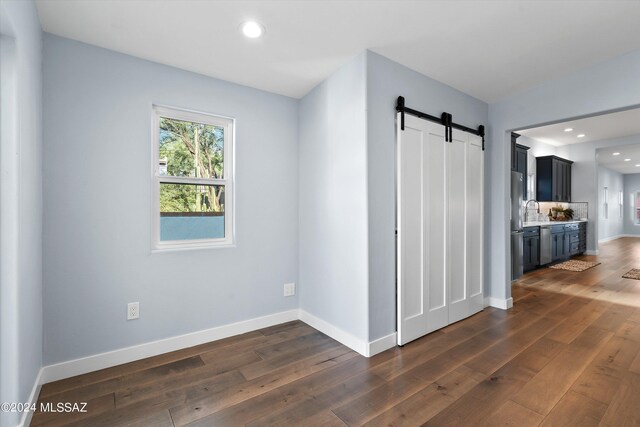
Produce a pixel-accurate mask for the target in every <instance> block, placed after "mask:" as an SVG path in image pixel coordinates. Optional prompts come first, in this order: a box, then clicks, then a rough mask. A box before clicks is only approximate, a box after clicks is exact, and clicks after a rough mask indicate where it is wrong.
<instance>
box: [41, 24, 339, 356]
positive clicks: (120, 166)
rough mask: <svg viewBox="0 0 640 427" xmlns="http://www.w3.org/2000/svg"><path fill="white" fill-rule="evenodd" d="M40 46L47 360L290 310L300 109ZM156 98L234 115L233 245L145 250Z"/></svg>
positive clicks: (236, 89) (219, 85)
mask: <svg viewBox="0 0 640 427" xmlns="http://www.w3.org/2000/svg"><path fill="white" fill-rule="evenodd" d="M44 42H45V44H44V75H45V79H44V130H45V135H46V143H45V151H44V154H45V159H46V162H45V164H44V178H45V197H44V201H45V205H46V207H47V209H46V214H45V222H44V269H45V309H44V325H45V326H44V328H45V341H44V347H45V352H44V356H45V362H46V364H52V363H56V362H61V361H67V360H70V359H74V358H78V357H82V356H87V355H93V354H97V353H101V352H105V351H109V350H114V349H118V348H122V347H127V346H131V345H135V344H141V343H145V342H149V341H152V340H157V339H162V338H167V337H172V336H176V335H180V334H185V333H189V332H194V331H198V330H202V329H207V328H212V327H216V326H220V325H225V324H228V323H232V322H237V321H242V320H246V319H250V318H255V317H259V316H264V315H268V314H273V313H277V312H281V311H285V310H290V309H296V308H297V307H298V300H297V296H296V297H284V296H283V284H284V283H287V282H296V281H297V269H298V262H297V256H298V255H297V241H298V208H297V206H298V185H297V182H298V179H297V178H298V160H297V157H298V149H297V117H298V112H297V104H298V103H297V101H296V100H294V99H291V98H287V97H284V96H279V95H274V94H271V93H267V92H263V91H259V90H256V89H251V88H248V87H244V86H239V85H236V84H231V83H228V82H223V81H220V80H216V79H213V78H209V77H205V76H202V75H198V74H194V73H190V72H186V71H182V70H178V69H175V68H172V67H168V66H164V65H160V64H157V63H152V62H148V61H145V60H142V59H138V58H134V57H131V56H127V55H123V54H120V53H116V52H113V51H108V50H105V49H101V48H97V47H93V46H89V45H86V44H82V43H78V42H75V41H71V40H67V39H63V38H59V37H55V36H51V35H46V36H45V40H44ZM154 103H156V104H161V105H168V106H175V107H182V108H188V109H193V110H197V111H203V112H209V113H214V114H221V115H225V116H230V117H234V118H236V120H237V121H236V125H237V128H236V147H235V162H236V168H235V179H236V182H235V184H236V185H235V191H236V193H235V196H236V200H235V211H236V218H235V219H236V222H235V226H236V230H237V233H236V241H237V244H236V247H234V248H218V249H205V250H190V251H178V252H167V253H153V254H152V253H151V231H152V225H151V224H152V223H151V220H152V210H151V203H152V200H151V181H150V171H151V144H152V141H151V126H150V124H151V114H152V111H151V107H152V104H154ZM339 212H340V211H339V209H338V208H337V207H336V210H335V214H336V215H338V213H339ZM131 301H139V302H140V313H141V316H140V319H139V320H136V321H129V322H127V320H126V304H127V303H128V302H131Z"/></svg>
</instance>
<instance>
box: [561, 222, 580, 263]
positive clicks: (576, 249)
mask: <svg viewBox="0 0 640 427" xmlns="http://www.w3.org/2000/svg"><path fill="white" fill-rule="evenodd" d="M579 228H580V226H579V225H578V224H567V225H565V226H564V233H565V241H566V242H568V244H569V256H574V255H578V254H579V253H580V229H579Z"/></svg>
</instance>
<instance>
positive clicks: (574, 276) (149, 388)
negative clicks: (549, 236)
mask: <svg viewBox="0 0 640 427" xmlns="http://www.w3.org/2000/svg"><path fill="white" fill-rule="evenodd" d="M600 249H601V255H600V256H598V257H593V256H583V257H580V258H579V259H584V260H588V261H591V260H598V261H600V262H601V263H602V264H601V265H599V266H597V267H594V268H592V269H590V270H587V271H584V272H580V273H576V272H569V271H563V270H553V269H548V268H544V269H539V270H536V271H534V272H531V273H529V274H526V275H525V276H523V277H522V278H521V279H520V280H519V281H517V282H516V283H514V285H513V288H512V294H513V298H514V307H513V309H511V310H508V311H502V310H496V309H493V308H488V309H485V310H484V311H483V312H481V313H479V314H477V315H475V316H473V317H471V318H469V319H465V320H463V321H461V322H458V323H456V324H454V325H450V326H448V327H447V328H445V329H442V330H440V331H437V332H434V333H432V334H430V335H428V336H426V337H423V338H421V339H419V340H416V341H414V342H412V343H409V344H407V345H406V346H404V347H403V348H394V349H391V350H388V351H386V352H384V353H381V354H378V355H376V356H374V357H372V358H370V359H367V358H364V357H362V356H360V355H358V354H357V353H355V352H353V351H351V350H350V349H348V348H347V347H345V346H343V345H341V344H340V343H338V342H336V341H334V340H332V339H331V338H329V337H327V336H326V335H323V334H321V333H319V332H318V331H316V330H314V329H313V328H311V327H310V326H307V325H306V324H304V323H302V322H298V321H296V322H290V323H286V324H282V325H278V326H274V327H271V328H266V329H263V330H260V331H255V332H250V333H247V334H244V335H240V336H236V337H231V338H228V339H225V340H221V341H217V342H212V343H208V344H203V345H200V346H197V347H192V348H187V349H183V350H179V351H176V352H172V353H167V354H163V355H160V356H156V357H152V358H148V359H144V360H140V361H136V362H132V363H128V364H125V365H121V366H116V367H113V368H108V369H104V370H101V371H97V372H93V373H89V374H86V375H81V376H78V377H74V378H69V379H65V380H61V381H57V382H54V383H49V384H45V385H44V386H43V388H42V391H41V393H40V397H39V400H40V402H51V403H57V402H87V403H88V407H87V409H88V412H87V413H71V414H64V413H36V414H35V415H34V417H33V420H32V423H31V425H32V426H41V425H47V426H64V425H80V426H82V425H86V426H120V425H123V426H124V425H127V426H183V425H193V426H241V425H248V426H265V425H278V426H285V425H292V426H345V425H369V426H383V425H384V426H400V425H406V426H416V425H434V426H452V425H460V426H469V425H473V426H496V425H514V426H538V425H540V426H554V427H555V426H567V425H574V426H589V425H594V426H596V425H602V426H616V427H617V426H632V425H636V426H637V425H640V281H637V280H632V279H623V278H622V277H621V276H622V275H623V274H624V273H625V272H627V271H628V270H629V269H631V268H640V239H639V238H622V239H618V240H615V241H612V242H609V243H606V244H603V245H601V248H600Z"/></svg>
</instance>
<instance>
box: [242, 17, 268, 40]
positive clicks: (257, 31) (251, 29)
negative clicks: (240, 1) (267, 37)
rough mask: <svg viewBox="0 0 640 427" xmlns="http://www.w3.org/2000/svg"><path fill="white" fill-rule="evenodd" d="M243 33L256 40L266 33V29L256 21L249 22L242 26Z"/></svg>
mask: <svg viewBox="0 0 640 427" xmlns="http://www.w3.org/2000/svg"><path fill="white" fill-rule="evenodd" d="M242 33H243V34H244V35H245V36H247V37H249V38H250V39H256V38H258V37H260V36H261V35H262V33H264V27H263V26H262V25H260V24H258V23H257V22H256V21H247V22H245V23H244V24H242Z"/></svg>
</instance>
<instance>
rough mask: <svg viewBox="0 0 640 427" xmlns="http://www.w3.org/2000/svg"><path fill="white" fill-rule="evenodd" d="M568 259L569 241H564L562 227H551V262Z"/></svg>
mask: <svg viewBox="0 0 640 427" xmlns="http://www.w3.org/2000/svg"><path fill="white" fill-rule="evenodd" d="M568 257H569V241H568V240H567V239H565V232H564V225H554V226H552V227H551V261H560V260H564V259H566V258H568Z"/></svg>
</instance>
